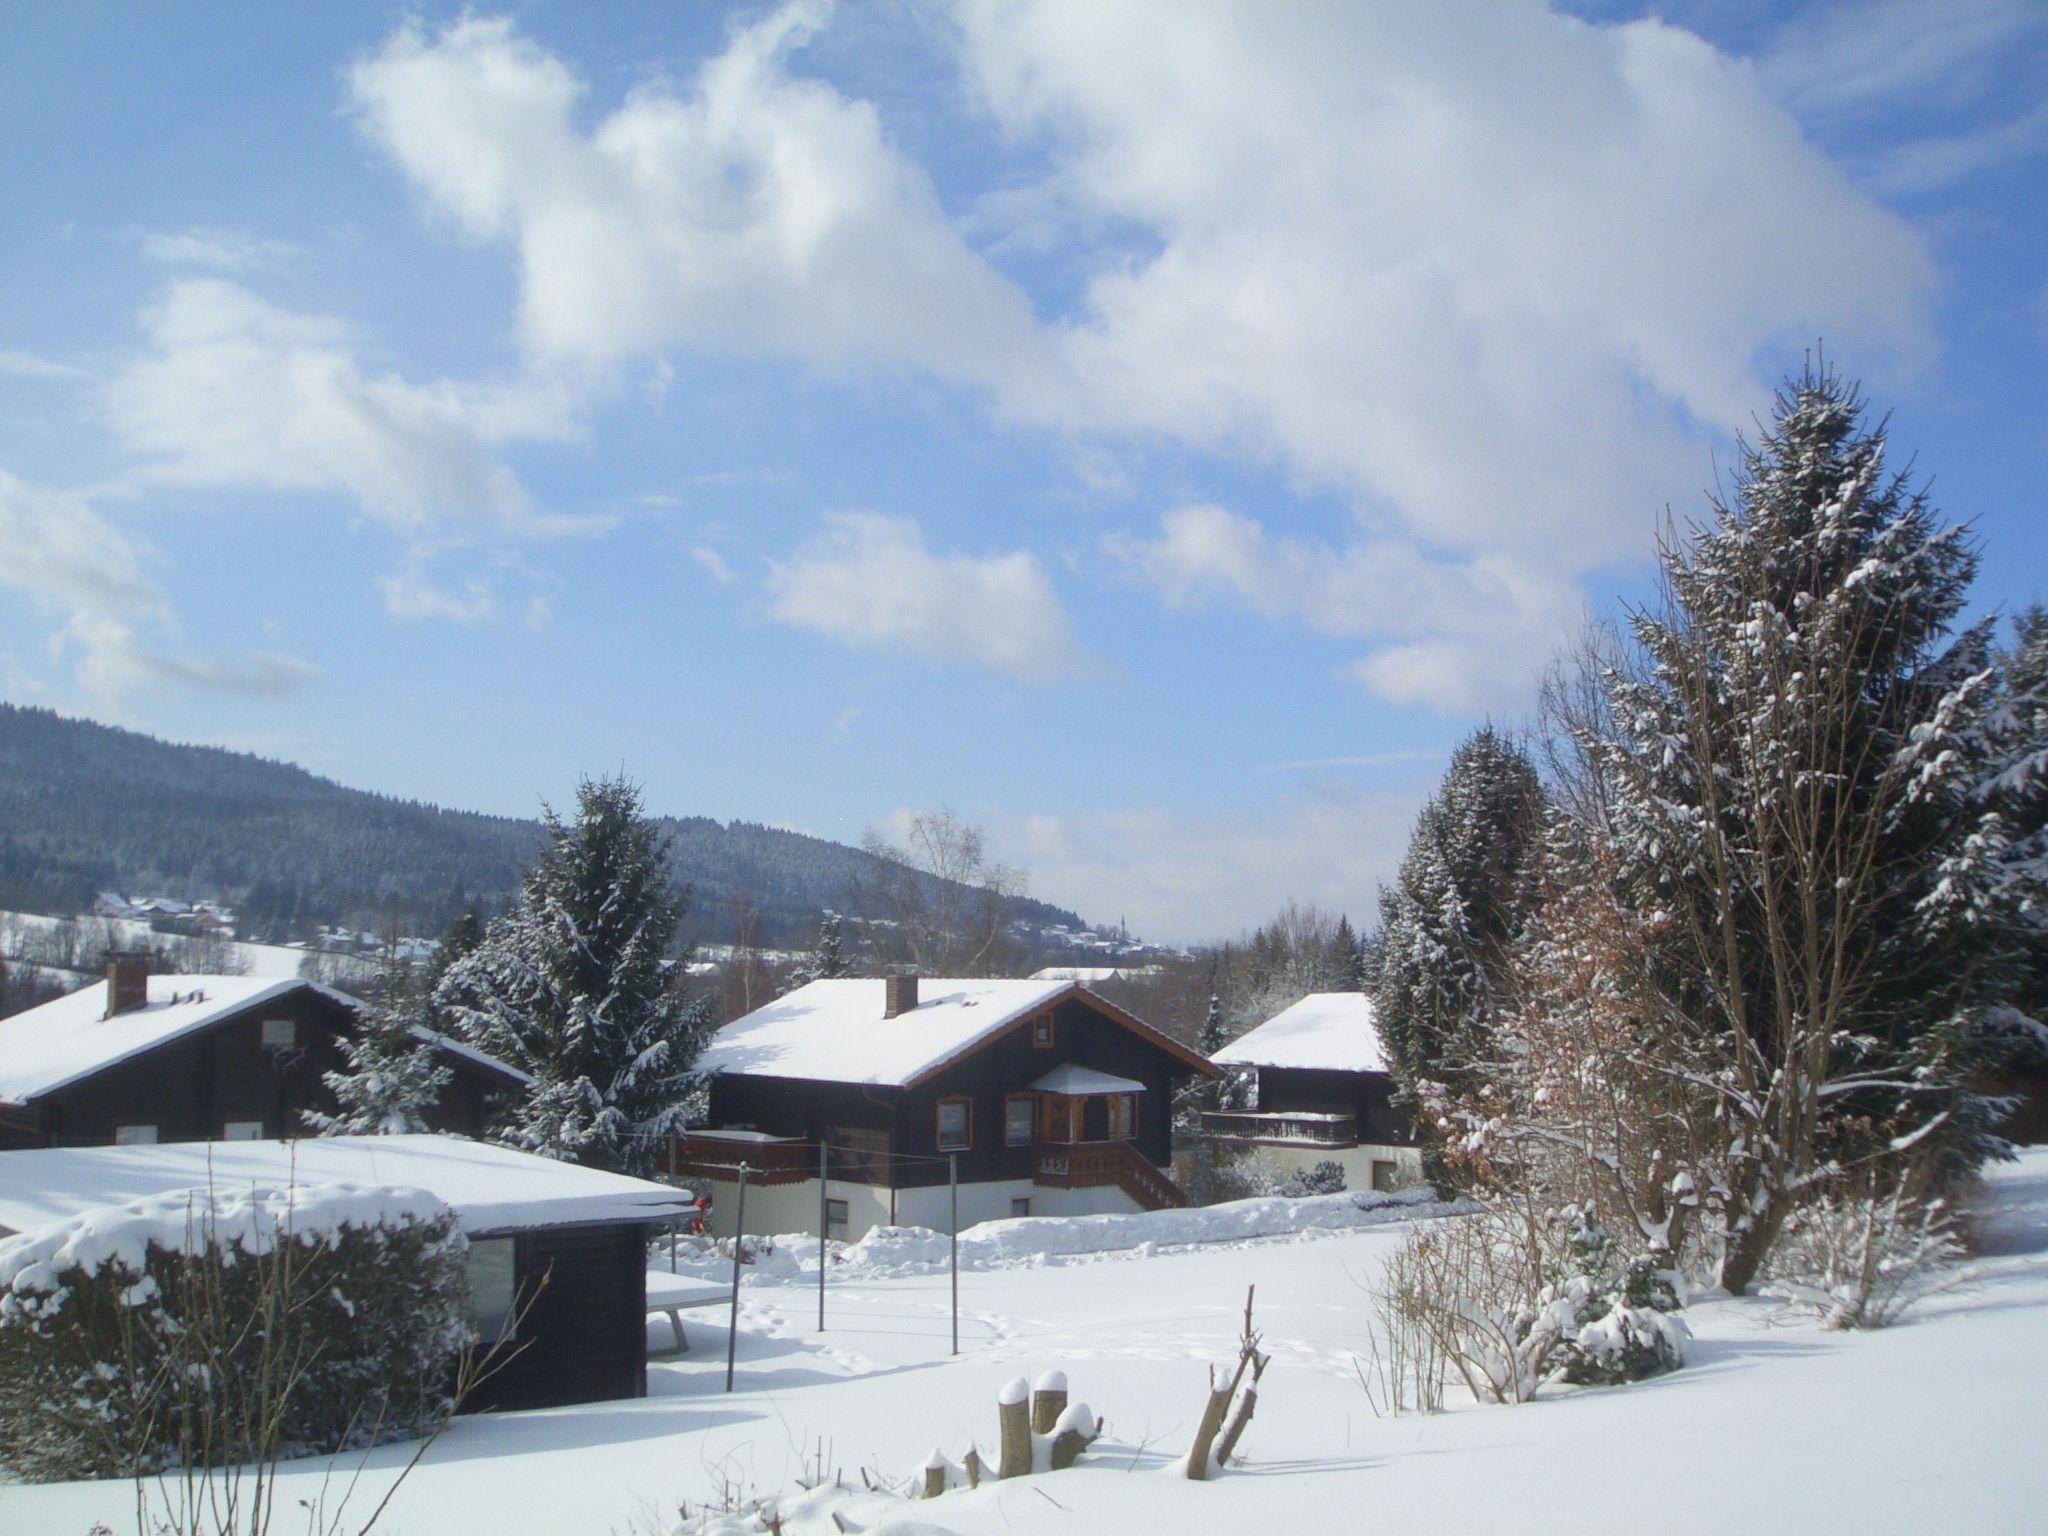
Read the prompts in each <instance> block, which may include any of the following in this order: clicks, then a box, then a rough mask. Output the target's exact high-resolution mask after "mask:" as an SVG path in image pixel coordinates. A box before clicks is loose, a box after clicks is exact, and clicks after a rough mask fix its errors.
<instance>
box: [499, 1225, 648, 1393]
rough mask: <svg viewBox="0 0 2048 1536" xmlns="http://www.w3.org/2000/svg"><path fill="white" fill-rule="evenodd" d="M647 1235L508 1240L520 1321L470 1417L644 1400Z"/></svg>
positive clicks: (639, 1230)
mask: <svg viewBox="0 0 2048 1536" xmlns="http://www.w3.org/2000/svg"><path fill="white" fill-rule="evenodd" d="M648 1230H649V1229H648V1228H646V1227H644V1226H640V1225H637V1224H636V1225H613V1224H607V1225H603V1226H590V1227H545V1228H541V1229H539V1230H536V1231H530V1232H520V1233H514V1234H509V1235H508V1240H509V1241H511V1242H514V1243H516V1244H517V1245H518V1248H517V1261H516V1274H517V1276H518V1286H519V1298H520V1306H521V1307H522V1308H523V1313H522V1315H521V1318H520V1323H519V1331H518V1335H517V1337H516V1339H514V1340H513V1341H511V1342H510V1343H508V1344H507V1345H506V1350H507V1353H506V1354H505V1356H504V1357H503V1360H504V1363H503V1364H502V1365H501V1366H499V1367H498V1368H497V1369H496V1370H495V1371H494V1372H493V1373H492V1375H491V1377H490V1379H489V1380H487V1381H485V1382H484V1383H483V1384H482V1385H481V1386H480V1387H479V1388H478V1389H477V1391H476V1393H475V1394H474V1395H473V1396H472V1397H471V1399H470V1402H469V1411H471V1412H488V1411H491V1410H493V1409H507V1408H554V1407H559V1406H560V1405H562V1404H564V1403H594V1402H602V1401H605V1400H607V1399H611V1398H619V1397H645V1396H646V1395H647V1238H648ZM486 1240H488V1239H486Z"/></svg>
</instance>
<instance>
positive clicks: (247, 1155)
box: [0, 1136, 690, 1236]
mask: <svg viewBox="0 0 2048 1536" xmlns="http://www.w3.org/2000/svg"><path fill="white" fill-rule="evenodd" d="M324 1184H353V1185H357V1186H359V1187H363V1188H377V1187H390V1188H408V1189H424V1190H426V1191H428V1192H429V1193H431V1194H433V1195H435V1196H438V1197H439V1198H440V1200H441V1201H442V1203H444V1204H445V1205H447V1206H448V1207H449V1208H450V1209H452V1210H453V1211H454V1212H455V1215H456V1219H457V1220H458V1221H459V1222H460V1223H461V1226H462V1229H463V1231H465V1232H467V1233H469V1234H470V1235H471V1236H477V1235H480V1234H483V1233H488V1232H508V1231H522V1230H526V1229H529V1228H534V1227H559V1226H576V1225H587V1224H591V1223H598V1222H665V1221H668V1220H670V1219H671V1218H672V1217H674V1216H675V1215H676V1214H677V1213H679V1212H680V1211H682V1210H683V1209H684V1208H685V1207H686V1206H687V1205H688V1204H689V1202H690V1196H689V1194H688V1192H687V1191H684V1190H679V1189H671V1188H670V1187H669V1186H668V1185H666V1184H656V1183H652V1182H650V1181H649V1180H646V1179H634V1178H627V1177H626V1176H624V1175H623V1174H616V1173H603V1172H600V1171H598V1170H597V1169H594V1168H580V1167H578V1166H577V1165H576V1164H574V1163H562V1162H556V1161H555V1160H554V1159H552V1158H546V1157H536V1156H534V1155H533V1154H532V1153H530V1152H519V1151H515V1150H514V1149H512V1148H511V1147H499V1146H493V1145H491V1144H490V1143H489V1142H482V1141H469V1140H466V1139H464V1138H462V1137H459V1136H315V1137H309V1138H307V1139H306V1140H303V1141H219V1142H199V1141H191V1142H172V1143H166V1144H163V1145H160V1146H133V1147H45V1148H37V1149H35V1150H33V1151H27V1152H0V1228H6V1229H9V1230H11V1231H15V1232H26V1231H30V1230H33V1229H34V1228H37V1227H41V1226H45V1225H47V1224H49V1223H50V1222H54V1221H60V1220H63V1219H64V1218H65V1217H68V1216H75V1215H78V1214H79V1213H80V1212H83V1211H88V1210H97V1209H100V1208H102V1207H105V1206H112V1205H125V1204H128V1203H129V1202H131V1201H135V1200H141V1199H146V1198H148V1197H151V1196H160V1195H167V1194H177V1193H181V1192H183V1191H185V1190H191V1189H207V1188H213V1189H217V1190H219V1189H233V1188H240V1189H247V1188H251V1187H260V1188H265V1189H288V1188H306V1189H310V1188H312V1187H314V1186H317V1185H324Z"/></svg>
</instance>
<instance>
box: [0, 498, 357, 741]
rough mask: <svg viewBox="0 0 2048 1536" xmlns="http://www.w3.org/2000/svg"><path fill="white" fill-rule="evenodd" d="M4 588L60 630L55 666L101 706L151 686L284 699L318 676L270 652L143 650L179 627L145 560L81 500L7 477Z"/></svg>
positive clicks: (0, 516)
mask: <svg viewBox="0 0 2048 1536" xmlns="http://www.w3.org/2000/svg"><path fill="white" fill-rule="evenodd" d="M0 588H11V589H12V590H14V591H15V592H18V593H20V594H21V595H22V596H23V597H25V598H26V599H27V600H28V601H29V602H30V603H31V604H33V605H35V606H36V607H37V608H39V609H41V610H43V611H44V612H46V613H48V614H50V615H51V616H52V617H53V618H54V619H56V620H57V622H58V625H59V627H58V629H57V630H56V631H55V633H53V635H52V636H51V644H50V651H51V654H52V656H53V657H56V658H58V659H62V660H68V661H69V662H70V663H71V665H72V667H73V669H74V675H75V678H76V680H77V683H78V685H79V686H80V687H81V688H82V689H83V690H84V691H85V692H86V693H88V694H90V695H92V696H93V697H95V698H97V699H100V700H102V701H110V702H111V701H118V700H119V699H121V698H122V697H123V696H125V695H127V694H130V693H132V692H134V691H135V690H137V689H139V688H142V687H144V686H147V685H148V684H150V683H156V682H169V683H177V684H181V685H183V686H186V687H190V688H196V689H202V690H205V691H209V692H221V693H249V694H281V693H288V692H290V691H292V690H293V689H295V688H297V687H299V686H300V685H302V684H304V683H306V682H307V681H309V680H310V679H312V678H313V677H315V676H317V675H318V674H317V673H316V672H315V670H314V669H313V668H312V667H311V666H309V665H307V664H306V663H305V662H303V661H300V660H298V659H297V658H295V657H291V656H283V655H278V654H276V653H274V652H263V651H252V652H243V653H239V654H235V655H229V656H222V657H215V658H194V657H188V656H179V655H175V654H171V653H169V652H166V651H164V650H162V649H160V648H158V647H157V646H154V645H152V644H150V643H148V642H147V641H146V640H145V639H144V638H143V635H144V633H146V632H150V631H155V632H158V633H172V632H174V631H175V628H176V626H175V623H174V620H173V618H172V615H171V610H170V606H169V604H168V603H167V602H166V601H165V600H164V596H163V593H162V591H161V590H160V589H159V588H158V587H157V585H156V583H155V582H154V581H152V580H151V579H150V578H149V576H148V575H147V573H146V572H145V571H144V568H143V557H142V552H141V551H140V550H139V549H138V548H137V546H136V545H135V544H134V543H133V542H131V541H130V540H129V539H128V538H127V537H126V536H125V535H123V534H122V533H121V531H120V530H119V529H117V528H115V527H114V526H113V525H112V524H111V523H109V522H108V521H107V520H106V519H105V518H103V517H101V516H100V514H99V513H98V512H97V511H95V510H94V509H93V507H92V505H91V504H90V503H89V502H88V501H86V500H85V499H84V498H83V497H80V496H77V495H74V494H72V493H69V492H65V491H56V490H50V489H47V488H44V487H40V486H34V485H30V484H28V483H27V482H26V481H23V480H20V479H17V478H16V477H15V476H13V475H10V474H8V473H7V472H6V471H4V470H0Z"/></svg>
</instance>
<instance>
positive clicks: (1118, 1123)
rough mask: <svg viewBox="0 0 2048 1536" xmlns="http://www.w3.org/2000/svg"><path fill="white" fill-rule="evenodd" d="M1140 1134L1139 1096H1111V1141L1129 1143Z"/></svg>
mask: <svg viewBox="0 0 2048 1536" xmlns="http://www.w3.org/2000/svg"><path fill="white" fill-rule="evenodd" d="M1137 1134H1138V1096H1137V1095H1136V1094H1135V1093H1113V1094H1111V1095H1110V1096H1109V1139H1110V1140H1111V1141H1129V1140H1130V1139H1131V1138H1132V1137H1133V1136H1135V1135H1137Z"/></svg>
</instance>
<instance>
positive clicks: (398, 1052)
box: [306, 967, 449, 1136]
mask: <svg viewBox="0 0 2048 1536" xmlns="http://www.w3.org/2000/svg"><path fill="white" fill-rule="evenodd" d="M438 1033H439V1030H438V1028H437V1027H436V1024H435V1020H434V1013H433V1000H432V997H431V996H430V995H429V993H428V992H427V991H426V990H425V988H424V985H423V978H421V977H419V976H418V975H416V974H415V973H414V972H413V971H412V970H411V969H410V968H409V967H402V968H400V969H399V971H398V972H397V973H396V974H395V975H393V977H392V978H391V982H390V985H389V986H388V987H387V989H386V991H385V994H384V996H383V997H382V998H381V999H379V1000H378V1001H376V1002H374V1003H366V1004H364V1006H363V1008H362V1011H361V1013H360V1014H359V1015H358V1016H357V1023H356V1030H355V1033H354V1034H353V1035H348V1036H344V1037H343V1038H342V1040H341V1055H342V1060H343V1062H344V1063H345V1065H344V1066H343V1067H342V1069H341V1070H340V1071H338V1072H328V1073H326V1074H324V1076H323V1079H322V1080H323V1081H324V1082H325V1083H326V1084H327V1087H328V1090H329V1091H330V1092H332V1093H333V1095H334V1097H335V1101H336V1103H337V1106H338V1112H337V1113H335V1114H332V1115H328V1114H322V1113H319V1112H316V1111H308V1112H307V1114H306V1120H307V1122H308V1123H309V1124H311V1125H312V1127H313V1129H314V1130H316V1131H318V1132H319V1133H320V1134H321V1135H322V1136H404V1135H412V1134H416V1133H418V1132H421V1131H424V1130H426V1129H428V1126H427V1113H428V1111H429V1110H431V1109H433V1107H434V1106H435V1105H436V1104H438V1103H440V1101H441V1091H442V1090H443V1089H444V1088H446V1087H447V1086H448V1078H449V1071H448V1068H447V1066H445V1065H444V1064H443V1063H442V1062H441V1060H440V1053H439V1052H438V1051H437V1050H436V1049H435V1046H434V1043H433V1041H432V1040H431V1039H429V1038H427V1037H428V1036H431V1035H436V1034H438Z"/></svg>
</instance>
